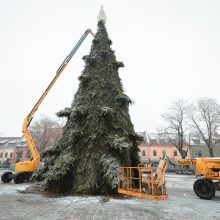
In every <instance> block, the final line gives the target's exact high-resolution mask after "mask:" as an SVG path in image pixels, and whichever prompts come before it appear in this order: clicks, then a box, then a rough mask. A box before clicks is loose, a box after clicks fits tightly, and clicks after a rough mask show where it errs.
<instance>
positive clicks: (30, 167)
mask: <svg viewBox="0 0 220 220" xmlns="http://www.w3.org/2000/svg"><path fill="white" fill-rule="evenodd" d="M88 34H91V35H92V36H93V37H95V34H94V33H93V32H92V31H91V30H90V29H87V30H86V31H85V33H84V34H83V35H82V37H81V38H80V39H79V41H78V42H77V44H76V45H75V47H74V48H73V49H72V50H71V52H70V53H69V55H68V56H67V57H66V58H65V59H64V61H63V62H62V64H61V65H60V67H59V68H58V70H57V71H56V75H55V77H54V78H53V80H52V81H51V83H50V84H49V86H48V87H47V88H46V90H45V91H44V93H43V94H42V95H41V97H40V98H39V100H38V101H37V103H36V104H35V105H34V107H33V108H32V110H31V111H30V113H29V114H28V115H27V117H25V119H24V122H23V128H22V132H23V133H24V136H25V139H26V141H27V145H28V147H29V149H30V151H31V154H32V157H33V160H32V161H28V162H20V163H17V164H16V166H15V170H16V171H22V172H33V171H35V170H36V169H37V167H38V166H39V162H40V154H39V152H38V150H37V148H36V146H35V144H34V141H33V139H32V137H31V134H30V132H29V130H28V127H29V125H30V123H31V121H32V119H33V116H34V114H35V112H36V111H37V109H38V108H39V106H40V104H41V103H42V101H43V100H44V98H45V97H46V96H47V94H48V92H49V91H50V90H51V88H52V87H53V85H54V84H55V82H56V81H57V79H58V78H59V76H60V75H61V73H62V72H63V71H64V69H65V68H66V66H67V65H68V63H69V61H70V60H71V59H72V57H73V55H74V54H75V53H76V51H77V50H78V49H79V47H80V46H81V44H82V43H83V41H84V40H85V38H86V37H87V36H88Z"/></svg>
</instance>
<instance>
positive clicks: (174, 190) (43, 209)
mask: <svg viewBox="0 0 220 220" xmlns="http://www.w3.org/2000/svg"><path fill="white" fill-rule="evenodd" d="M0 173H1V171H0ZM194 180H195V178H194V177H193V176H184V175H175V174H167V187H168V194H169V198H168V199H167V200H163V201H151V200H146V199H138V198H131V197H120V198H111V197H101V196H66V197H51V196H45V195H40V194H23V193H20V192H19V190H21V191H22V190H24V189H25V188H27V187H29V186H30V185H31V184H28V183H25V184H19V185H16V184H14V183H13V182H12V183H9V184H3V183H1V182H0V219H1V220H13V219H16V220H20V219H22V220H24V219H27V220H29V219H30V220H32V219H34V220H35V219H39V220H41V219H42V220H46V219H53V220H58V219H59V220H61V219H65V220H66V219H87V220H89V219H105V220H108V219H109V220H110V219H124V220H127V219H134V220H136V219H155V220H158V219H167V220H170V219H175V220H176V219H178V220H181V219H195V220H196V219H199V220H202V219H220V193H219V192H217V193H216V197H215V198H214V199H213V200H211V201H207V200H201V199H199V198H198V197H197V196H196V195H195V194H194V192H193V190H192V186H193V182H194Z"/></svg>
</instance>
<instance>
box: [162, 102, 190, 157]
mask: <svg viewBox="0 0 220 220" xmlns="http://www.w3.org/2000/svg"><path fill="white" fill-rule="evenodd" d="M186 116H187V103H186V101H184V100H182V99H179V100H177V101H174V102H173V103H172V105H171V107H170V108H169V112H167V113H164V114H162V118H163V119H164V120H165V121H166V122H168V127H167V128H165V129H164V132H165V134H166V133H167V135H166V138H167V139H168V142H169V143H170V144H172V145H174V146H175V147H176V148H177V150H178V151H179V153H180V155H181V157H182V158H183V159H185V157H186V156H187V152H188V149H187V150H185V149H184V135H185V132H186V119H187V118H186ZM170 134H172V135H170Z"/></svg>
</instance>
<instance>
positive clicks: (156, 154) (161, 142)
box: [137, 131, 220, 169]
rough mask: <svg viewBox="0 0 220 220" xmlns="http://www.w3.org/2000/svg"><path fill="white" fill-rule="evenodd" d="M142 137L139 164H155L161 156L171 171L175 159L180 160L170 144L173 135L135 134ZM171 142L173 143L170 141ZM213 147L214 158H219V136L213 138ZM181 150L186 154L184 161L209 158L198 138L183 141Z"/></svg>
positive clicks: (206, 148) (174, 148)
mask: <svg viewBox="0 0 220 220" xmlns="http://www.w3.org/2000/svg"><path fill="white" fill-rule="evenodd" d="M137 133H138V134H139V135H140V136H142V137H143V142H142V143H141V144H140V145H139V149H140V152H139V157H140V160H141V162H152V163H155V164H157V163H158V162H159V160H160V158H162V157H163V155H166V156H167V158H168V160H169V162H170V163H169V165H168V168H170V169H172V168H173V164H174V163H175V160H176V159H182V157H181V155H180V153H179V151H178V150H177V148H176V147H175V146H174V145H172V144H170V143H172V142H174V141H175V140H174V139H175V135H172V134H163V133H148V132H146V131H145V132H137ZM170 140H173V141H170ZM214 143H215V146H214V147H213V153H214V157H220V136H219V135H217V134H216V136H215V137H214ZM183 149H184V150H185V152H187V155H186V158H185V159H194V158H198V157H210V154H209V149H208V147H207V146H206V144H205V143H204V142H203V141H202V140H201V139H198V138H195V137H191V138H190V141H186V140H185V141H184V146H183Z"/></svg>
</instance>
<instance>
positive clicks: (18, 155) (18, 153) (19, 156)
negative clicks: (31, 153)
mask: <svg viewBox="0 0 220 220" xmlns="http://www.w3.org/2000/svg"><path fill="white" fill-rule="evenodd" d="M22 155H23V151H18V152H17V158H18V159H21V158H22Z"/></svg>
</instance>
